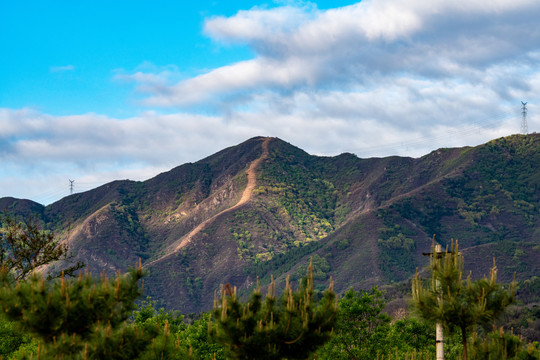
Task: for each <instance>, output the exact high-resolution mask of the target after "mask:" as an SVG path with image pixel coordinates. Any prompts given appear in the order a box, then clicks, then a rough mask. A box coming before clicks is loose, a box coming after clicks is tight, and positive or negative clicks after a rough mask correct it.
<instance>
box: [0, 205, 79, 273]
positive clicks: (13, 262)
mask: <svg viewBox="0 0 540 360" xmlns="http://www.w3.org/2000/svg"><path fill="white" fill-rule="evenodd" d="M0 223H1V225H2V227H1V228H0V263H1V264H3V266H4V267H5V268H6V269H7V271H8V272H10V273H11V274H12V275H13V276H14V277H15V279H17V280H19V279H25V278H27V277H28V276H29V275H30V274H32V272H33V271H34V270H37V269H38V268H39V267H41V266H43V265H48V264H51V263H53V262H55V261H58V260H69V259H70V258H71V257H72V256H71V254H70V253H69V250H68V245H67V244H61V243H59V242H58V241H57V240H56V239H55V236H54V234H53V233H50V232H47V231H44V230H41V229H40V228H39V226H38V222H37V220H36V219H35V218H32V217H30V218H28V219H27V220H26V221H24V222H20V221H18V220H17V219H16V218H15V217H13V216H10V215H8V214H6V213H4V214H2V215H0ZM83 266H84V264H83V263H81V262H78V263H76V264H75V265H73V266H70V267H68V268H66V269H64V270H62V271H61V272H60V273H59V274H57V275H60V274H62V273H63V274H64V275H73V273H74V272H75V271H77V270H79V269H80V268H82V267H83ZM50 275H51V276H50V277H53V276H52V275H53V274H50Z"/></svg>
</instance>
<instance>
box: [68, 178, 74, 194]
mask: <svg viewBox="0 0 540 360" xmlns="http://www.w3.org/2000/svg"><path fill="white" fill-rule="evenodd" d="M74 182H75V180H69V193H70V194H72V195H73V183H74Z"/></svg>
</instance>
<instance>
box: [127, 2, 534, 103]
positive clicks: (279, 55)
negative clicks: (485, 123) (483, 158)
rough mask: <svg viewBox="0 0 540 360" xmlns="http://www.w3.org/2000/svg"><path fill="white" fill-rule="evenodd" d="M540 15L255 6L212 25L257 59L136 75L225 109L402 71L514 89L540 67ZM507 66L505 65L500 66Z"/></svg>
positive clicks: (465, 8)
mask: <svg viewBox="0 0 540 360" xmlns="http://www.w3.org/2000/svg"><path fill="white" fill-rule="evenodd" d="M538 15H540V3H538V2H537V1H533V0H519V1H506V0H499V1H490V2H488V3H486V2H485V1H483V0H472V1H464V0H459V1H447V0H431V1H424V0H421V1H420V0H371V1H362V2H360V3H357V4H353V5H350V6H346V7H342V8H337V9H330V10H326V11H321V10H318V9H316V8H315V7H309V6H304V7H294V6H283V7H277V8H271V9H263V8H253V9H251V10H246V11H239V12H238V13H237V14H236V15H235V16H232V17H228V18H227V17H213V18H210V19H208V20H207V21H206V24H205V31H206V33H207V34H208V35H209V36H211V37H212V38H213V39H215V40H218V41H222V42H232V43H244V44H247V45H248V46H250V47H251V48H252V49H253V50H254V51H255V54H256V56H255V57H254V58H253V59H251V60H248V61H243V62H239V63H235V64H228V65H224V66H222V67H219V68H216V69H213V70H210V71H209V72H207V73H205V74H201V75H198V76H194V77H191V78H187V79H183V80H180V81H178V82H177V83H175V84H170V83H169V84H166V81H165V80H161V81H156V80H155V79H154V78H153V75H154V74H153V73H148V72H137V73H135V74H133V75H131V78H132V79H133V80H134V81H136V82H137V83H138V84H139V86H138V89H139V90H141V91H144V92H146V93H148V94H149V95H148V97H147V98H146V99H145V101H144V104H146V105H148V106H162V107H180V108H183V107H184V108H189V107H190V106H194V105H195V106H196V105H201V104H203V105H204V106H205V107H211V106H214V107H215V108H217V109H221V110H223V109H226V110H225V111H226V112H230V111H232V110H234V109H235V107H238V106H241V107H245V106H250V102H251V101H252V99H253V98H254V96H256V95H257V94H261V93H265V92H267V91H271V92H275V93H277V94H282V95H283V96H284V97H287V96H289V94H290V92H291V91H292V92H294V91H298V90H300V91H309V90H306V89H311V91H314V92H316V91H317V89H319V88H324V89H329V88H331V89H339V90H346V89H348V88H349V87H352V88H357V87H364V88H365V90H366V91H368V92H370V91H373V89H374V88H377V87H380V86H381V85H380V84H384V86H388V84H389V83H390V84H391V83H392V82H393V81H397V80H396V79H400V80H399V81H401V79H402V78H403V77H408V78H409V79H411V80H415V79H421V80H422V81H432V82H433V84H434V85H436V84H440V79H448V81H449V82H451V83H456V82H460V83H468V84H470V85H471V86H478V84H481V86H482V87H484V88H486V89H487V91H489V92H495V93H497V94H498V95H499V96H501V97H505V96H508V94H510V93H512V92H513V91H514V88H515V87H517V88H518V90H523V89H522V88H521V87H522V85H523V82H521V83H520V81H516V77H515V76H516V75H517V76H518V77H519V74H520V73H521V71H528V72H529V73H536V72H538V71H539V70H538V69H537V66H536V63H537V62H536V60H535V58H534V54H536V53H537V52H538V50H539V49H540V26H538V25H537V18H538ZM501 68H505V73H501V74H498V73H497V70H498V69H501ZM508 73H512V75H514V77H513V78H509V77H508V76H506V75H507V74H508ZM159 76H160V79H163V77H162V76H161V74H159ZM165 77H166V76H165ZM486 80H487V81H486ZM156 84H158V85H159V86H157V85H156ZM417 90H418V91H420V90H421V89H417ZM383 92H384V89H383ZM518 92H519V91H518ZM441 95H443V94H441ZM231 99H235V101H231ZM432 100H433V101H439V99H432ZM504 100H508V99H504ZM440 101H446V100H445V99H441V100H440Z"/></svg>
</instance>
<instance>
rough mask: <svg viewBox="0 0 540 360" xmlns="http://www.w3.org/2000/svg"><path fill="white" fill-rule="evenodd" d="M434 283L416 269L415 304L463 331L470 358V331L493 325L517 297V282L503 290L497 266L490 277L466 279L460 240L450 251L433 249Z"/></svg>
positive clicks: (431, 318)
mask: <svg viewBox="0 0 540 360" xmlns="http://www.w3.org/2000/svg"><path fill="white" fill-rule="evenodd" d="M430 270H431V276H432V278H431V282H430V286H429V287H428V288H424V285H423V283H422V281H421V279H420V277H419V274H418V272H417V274H416V277H415V279H414V281H413V288H412V292H413V300H414V301H413V307H414V309H415V310H416V312H417V313H418V314H419V315H420V316H421V317H422V318H425V319H426V320H428V321H433V322H439V323H441V324H443V325H444V326H445V328H446V329H447V330H448V331H452V330H454V329H458V330H460V331H461V338H462V344H463V358H464V360H467V359H468V351H467V341H468V334H469V333H470V332H471V331H473V330H474V329H475V326H477V325H484V326H486V325H490V324H491V323H492V322H493V321H494V320H495V319H496V318H497V317H499V316H500V315H501V314H502V313H503V312H504V311H505V309H506V308H507V307H508V305H510V304H511V303H512V302H513V300H514V290H515V283H513V284H512V285H511V286H510V289H508V290H506V289H504V288H503V287H502V286H501V285H500V284H498V283H497V268H496V267H495V266H493V268H492V269H491V271H490V278H489V279H487V278H484V279H480V280H477V281H474V282H473V281H472V280H471V276H470V275H469V277H468V278H467V280H466V281H465V280H463V258H462V256H461V253H460V252H459V247H458V244H457V242H453V243H452V247H451V248H450V251H448V250H446V251H445V252H440V251H437V249H436V247H435V245H433V246H432V249H431V261H430Z"/></svg>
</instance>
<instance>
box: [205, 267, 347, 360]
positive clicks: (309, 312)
mask: <svg viewBox="0 0 540 360" xmlns="http://www.w3.org/2000/svg"><path fill="white" fill-rule="evenodd" d="M313 293H314V291H313V271H312V266H311V263H310V266H309V270H308V276H307V279H305V281H303V282H302V283H301V284H300V286H299V290H297V291H293V290H292V287H291V284H290V283H289V279H288V278H287V282H286V286H285V291H284V293H283V295H282V296H281V297H279V298H277V297H276V290H275V283H274V280H273V279H272V281H271V283H270V285H269V287H268V293H267V295H266V297H265V298H264V300H263V298H262V292H261V289H260V287H259V285H258V284H257V288H256V289H255V291H254V292H253V294H252V296H251V299H250V300H249V301H248V302H247V303H243V302H241V301H240V299H239V298H238V296H237V294H236V288H231V287H230V286H229V285H226V286H224V287H223V288H222V291H221V300H218V299H217V297H216V299H215V300H214V310H213V315H214V318H215V322H214V323H213V324H212V323H211V325H210V333H211V335H212V336H213V337H214V338H215V339H217V340H218V341H220V342H221V343H223V344H224V345H225V348H226V351H227V356H228V358H230V359H260V360H277V359H307V358H308V357H309V355H310V354H311V353H312V352H313V351H314V350H315V349H317V348H318V347H319V346H321V345H323V344H324V343H325V342H326V341H327V340H328V339H329V337H330V334H331V332H332V330H333V326H334V321H335V317H336V312H337V302H336V295H335V293H334V291H333V286H332V283H330V287H329V288H328V289H327V290H326V291H325V293H324V296H323V298H322V299H321V301H320V302H316V301H314V299H313Z"/></svg>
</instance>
